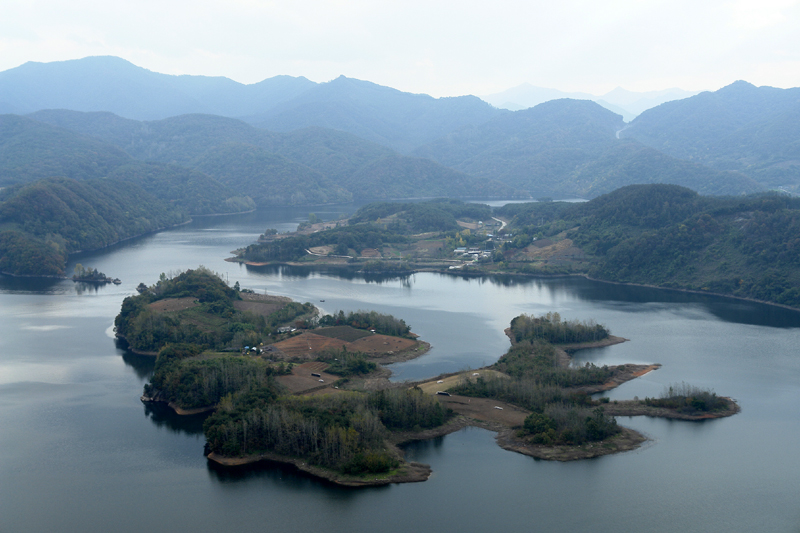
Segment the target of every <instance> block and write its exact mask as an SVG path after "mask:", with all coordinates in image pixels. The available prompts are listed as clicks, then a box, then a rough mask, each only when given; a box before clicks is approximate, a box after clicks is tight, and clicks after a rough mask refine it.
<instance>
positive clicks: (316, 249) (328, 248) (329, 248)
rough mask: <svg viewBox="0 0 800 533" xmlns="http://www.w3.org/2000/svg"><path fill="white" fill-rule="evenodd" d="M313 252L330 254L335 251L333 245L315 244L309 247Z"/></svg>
mask: <svg viewBox="0 0 800 533" xmlns="http://www.w3.org/2000/svg"><path fill="white" fill-rule="evenodd" d="M308 250H309V251H310V252H311V253H312V254H319V255H328V254H330V253H333V246H314V247H312V248H309V249H308Z"/></svg>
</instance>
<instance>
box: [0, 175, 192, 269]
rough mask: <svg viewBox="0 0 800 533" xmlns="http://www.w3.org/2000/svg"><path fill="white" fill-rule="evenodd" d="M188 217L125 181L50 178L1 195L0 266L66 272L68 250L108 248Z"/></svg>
mask: <svg viewBox="0 0 800 533" xmlns="http://www.w3.org/2000/svg"><path fill="white" fill-rule="evenodd" d="M185 220H186V215H185V214H184V213H183V212H182V211H181V210H178V209H175V208H172V207H170V206H169V205H167V204H166V203H164V202H162V201H161V200H159V199H158V198H156V197H155V196H153V195H151V194H150V193H148V192H146V191H144V190H143V189H142V188H141V187H139V186H137V185H134V184H132V183H127V182H123V181H114V180H108V179H91V180H84V181H77V180H72V179H68V178H49V179H44V180H39V181H36V182H34V183H31V184H28V185H24V186H15V187H11V188H6V189H4V190H3V191H2V196H1V197H0V271H2V272H4V273H9V274H15V275H36V276H63V275H64V266H65V262H66V259H67V255H68V254H70V253H74V252H77V251H81V250H91V249H96V248H102V247H104V246H108V245H110V244H114V243H116V242H119V241H121V240H123V239H127V238H130V237H134V236H137V235H142V234H144V233H147V232H151V231H155V230H158V229H161V228H164V227H168V226H172V225H174V224H178V223H181V222H183V221H185Z"/></svg>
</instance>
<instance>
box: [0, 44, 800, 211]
mask: <svg viewBox="0 0 800 533" xmlns="http://www.w3.org/2000/svg"><path fill="white" fill-rule="evenodd" d="M530 89H532V88H531V87H523V88H516V91H517V92H516V95H517V96H519V95H524V94H525V91H528V93H530ZM533 89H535V88H533ZM537 90H538V89H537ZM538 91H539V93H540V94H539V96H540V97H541V98H544V97H549V96H554V95H557V94H556V93H553V92H552V91H551V92H550V93H548V94H545V93H543V92H542V91H544V90H538ZM676 91H677V90H667V91H661V92H658V93H651V94H645V95H643V94H642V93H630V92H626V91H624V90H622V89H616V90H614V91H612V92H611V93H607V94H606V95H603V98H608V99H609V100H613V101H614V102H617V103H620V104H625V105H629V106H630V105H631V104H634V103H636V102H637V101H640V102H641V101H642V99H643V98H644V99H647V98H649V99H650V100H649V103H648V104H647V105H650V104H652V103H653V102H655V101H658V99H659V98H660V99H667V98H674V97H678V96H685V94H686V93H685V92H684V93H680V91H677V92H676ZM797 91H800V89H798V90H794V89H791V90H783V89H773V88H768V87H761V88H758V87H753V86H752V85H749V84H747V83H745V82H737V83H734V84H732V85H730V86H728V87H725V88H723V89H721V90H719V91H716V92H713V93H712V92H705V93H700V94H697V95H694V96H690V97H688V98H683V99H680V100H673V101H669V102H666V103H662V104H660V105H658V106H656V107H652V108H650V109H647V110H645V111H644V112H642V113H641V114H640V115H639V116H637V117H636V118H635V119H634V120H633V121H631V122H628V123H626V122H625V120H624V117H623V116H621V115H620V114H618V113H614V112H612V111H609V110H608V109H604V108H603V107H602V106H601V105H600V104H598V103H597V102H594V101H592V100H589V99H578V98H562V99H557V100H550V101H547V102H544V103H541V104H539V105H536V106H534V107H531V108H527V109H523V110H520V111H516V112H512V111H509V110H503V109H497V108H495V107H493V106H491V105H489V104H487V103H486V102H484V101H482V100H480V99H478V98H477V97H474V96H462V97H454V98H433V97H430V96H427V95H420V94H410V93H404V92H401V91H398V90H396V89H392V88H389V87H382V86H380V85H376V84H374V83H370V82H367V81H362V80H355V79H352V78H346V77H344V76H341V77H339V78H336V79H334V80H332V81H330V82H327V83H319V84H318V83H314V82H311V81H309V80H307V79H305V78H292V77H287V76H278V77H275V78H270V79H268V80H264V81H263V82H260V83H256V84H252V85H242V84H239V83H236V82H234V81H232V80H228V79H226V78H212V77H204V76H170V75H165V74H158V73H154V72H150V71H148V70H146V69H143V68H140V67H137V66H135V65H132V64H130V63H128V62H127V61H125V60H122V59H119V58H114V57H94V58H85V59H81V60H74V61H64V62H58V63H46V64H40V63H26V64H25V65H22V66H20V67H17V68H16V69H11V70H8V71H5V72H2V73H0V106H2V108H3V109H6V110H8V111H14V112H16V113H28V115H27V117H26V118H27V119H33V120H35V121H37V122H38V123H40V124H41V123H46V124H48V125H50V126H51V127H56V129H50V130H46V129H40V130H37V133H36V134H28V136H27V137H26V135H25V134H23V133H21V132H17V133H14V132H13V131H12V130H13V128H14V127H19V123H20V118H21V117H19V116H18V115H6V117H8V118H5V117H4V118H3V119H2V122H3V123H2V124H0V136H2V137H1V138H0V184H2V183H5V184H11V183H23V182H27V181H30V180H31V179H33V178H35V177H46V176H54V175H62V176H68V177H105V176H112V175H116V176H123V175H124V176H126V177H128V178H129V179H133V177H138V178H137V179H139V180H140V182H141V183H145V184H148V183H149V184H150V186H152V185H153V184H154V183H155V181H156V180H155V179H154V177H153V176H154V171H155V169H156V168H158V169H161V170H162V171H163V170H164V169H167V168H169V169H172V172H173V173H174V172H176V169H177V168H181V169H183V170H182V171H181V172H191V173H193V174H191V175H192V176H194V179H193V180H189V179H188V176H189V174H184V179H183V182H184V183H186V184H188V183H189V182H190V181H193V182H194V183H195V184H198V183H199V181H198V180H200V179H201V178H200V176H205V178H206V179H210V180H213V181H214V182H215V183H216V185H215V187H217V190H218V191H221V190H223V189H219V188H220V187H222V188H224V190H227V191H229V192H228V194H229V195H230V196H228V198H244V197H250V198H252V199H253V200H255V201H256V203H257V204H259V205H275V204H287V203H293V204H299V203H309V204H311V203H327V202H342V201H349V200H351V199H354V200H370V199H387V198H395V197H421V196H439V195H446V196H460V197H467V196H494V197H526V195H531V196H534V197H536V196H537V195H546V196H556V197H558V196H561V197H565V196H579V197H584V198H590V197H593V196H597V195H599V194H602V193H605V192H608V191H610V190H613V189H615V188H618V187H621V186H624V185H628V184H631V183H659V182H664V183H674V184H679V185H683V186H686V187H690V188H692V189H694V190H696V191H698V192H700V193H702V194H716V195H719V194H728V195H730V194H742V193H748V192H753V191H757V190H763V189H765V188H771V187H783V188H784V189H785V190H788V191H794V190H797V189H798V185H799V184H800V177H798V172H797V171H796V168H797V165H796V161H797V160H798V159H800V158H798V157H796V156H797V146H798V141H797V139H798V137H799V136H798V132H797V131H796V127H795V124H797V121H796V120H793V118H794V117H795V116H796V115H797V113H798V107H797V106H796V105H795V104H796V102H797V95H796V94H797ZM545 92H546V91H545ZM505 96H514V94H511V93H509V94H506V95H505ZM573 96H585V95H581V94H578V95H573ZM589 96H590V95H589ZM642 105H644V104H642ZM793 106H794V107H793ZM58 108H60V109H58ZM13 117H16V118H13ZM15 124H16V126H15ZM66 132H71V134H73V135H75V137H71V138H69V139H67V133H66ZM76 143H77V144H76ZM92 143H94V144H92ZM97 143H102V145H99V144H97ZM51 145H52V146H51ZM79 145H80V146H79ZM53 146H57V147H59V148H58V149H56V148H53ZM143 163H146V164H147V166H146V167H142V166H139V167H138V168H139V170H138V171H135V172H134V171H133V170H132V169H131V166H132V165H133V166H134V167H135V166H136V165H142V164H143ZM48 165H49V166H48ZM154 165H155V166H154ZM158 165H163V166H160V167H159V166H158ZM120 167H127V170H125V171H124V172H122V171H120V172H117V170H116V169H117V168H120ZM146 176H149V178H146ZM209 183H210V182H209ZM173 189H174V188H173ZM174 190H177V189H174Z"/></svg>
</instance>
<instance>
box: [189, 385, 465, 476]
mask: <svg viewBox="0 0 800 533" xmlns="http://www.w3.org/2000/svg"><path fill="white" fill-rule="evenodd" d="M279 394H280V392H279V391H276V390H275V389H274V388H273V389H270V388H263V387H262V388H259V389H257V390H249V391H247V392H239V393H235V394H232V395H229V396H226V397H225V398H224V399H223V401H222V402H221V403H220V404H219V407H218V409H217V410H216V412H215V413H214V414H213V415H211V417H209V418H208V419H207V420H206V422H205V424H204V425H203V429H204V431H205V435H206V440H207V442H208V448H209V449H210V450H211V451H212V452H216V453H219V454H221V455H224V456H228V457H238V456H246V455H248V454H258V453H263V452H271V453H275V454H278V455H283V456H289V457H303V458H304V459H306V460H307V461H308V462H309V463H311V464H314V465H318V466H321V467H324V468H328V469H331V470H335V471H339V472H342V473H344V474H352V475H363V474H367V473H384V472H388V471H390V470H391V469H393V468H396V467H397V466H399V464H400V461H399V458H398V456H397V455H396V454H395V453H393V451H392V450H391V449H390V448H389V447H388V446H387V444H386V438H387V437H388V434H389V431H393V430H412V429H416V430H420V429H424V428H430V427H436V426H439V425H441V424H443V423H444V422H445V421H446V419H447V417H448V416H449V415H448V413H447V412H446V410H445V409H444V408H443V407H442V405H441V404H440V403H439V402H438V401H437V400H436V398H434V397H433V396H431V395H428V394H423V393H422V392H421V391H419V390H414V389H411V390H409V389H392V390H386V391H378V392H372V393H355V392H351V393H341V394H336V395H326V396H312V397H296V396H295V397H289V396H279ZM276 398H277V399H276Z"/></svg>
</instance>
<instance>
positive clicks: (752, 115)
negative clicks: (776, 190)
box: [621, 81, 800, 191]
mask: <svg viewBox="0 0 800 533" xmlns="http://www.w3.org/2000/svg"><path fill="white" fill-rule="evenodd" d="M621 136H623V137H626V138H632V139H636V140H637V141H639V142H641V143H643V144H646V145H647V146H651V147H653V148H655V149H657V150H660V151H662V152H664V153H666V154H669V155H672V156H674V157H678V158H681V159H686V160H690V161H694V162H697V163H701V164H703V165H707V166H710V167H712V168H715V169H719V170H737V171H740V172H743V173H745V174H747V175H748V176H750V177H752V178H753V179H755V180H757V181H759V182H761V183H762V184H763V185H764V186H767V187H784V188H786V189H788V190H792V191H797V190H800V141H799V140H798V139H800V88H795V89H776V88H773V87H755V86H753V85H751V84H749V83H747V82H744V81H737V82H735V83H732V84H731V85H728V86H727V87H723V88H722V89H720V90H718V91H716V92H704V93H701V94H698V95H696V96H693V97H691V98H687V99H685V100H680V101H675V102H668V103H665V104H662V105H660V106H658V107H655V108H653V109H650V110H647V111H645V112H644V113H642V114H641V115H640V116H639V117H637V118H636V120H634V121H633V122H632V123H631V124H630V127H629V128H627V129H626V130H625V131H624V132H622V134H621Z"/></svg>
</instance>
